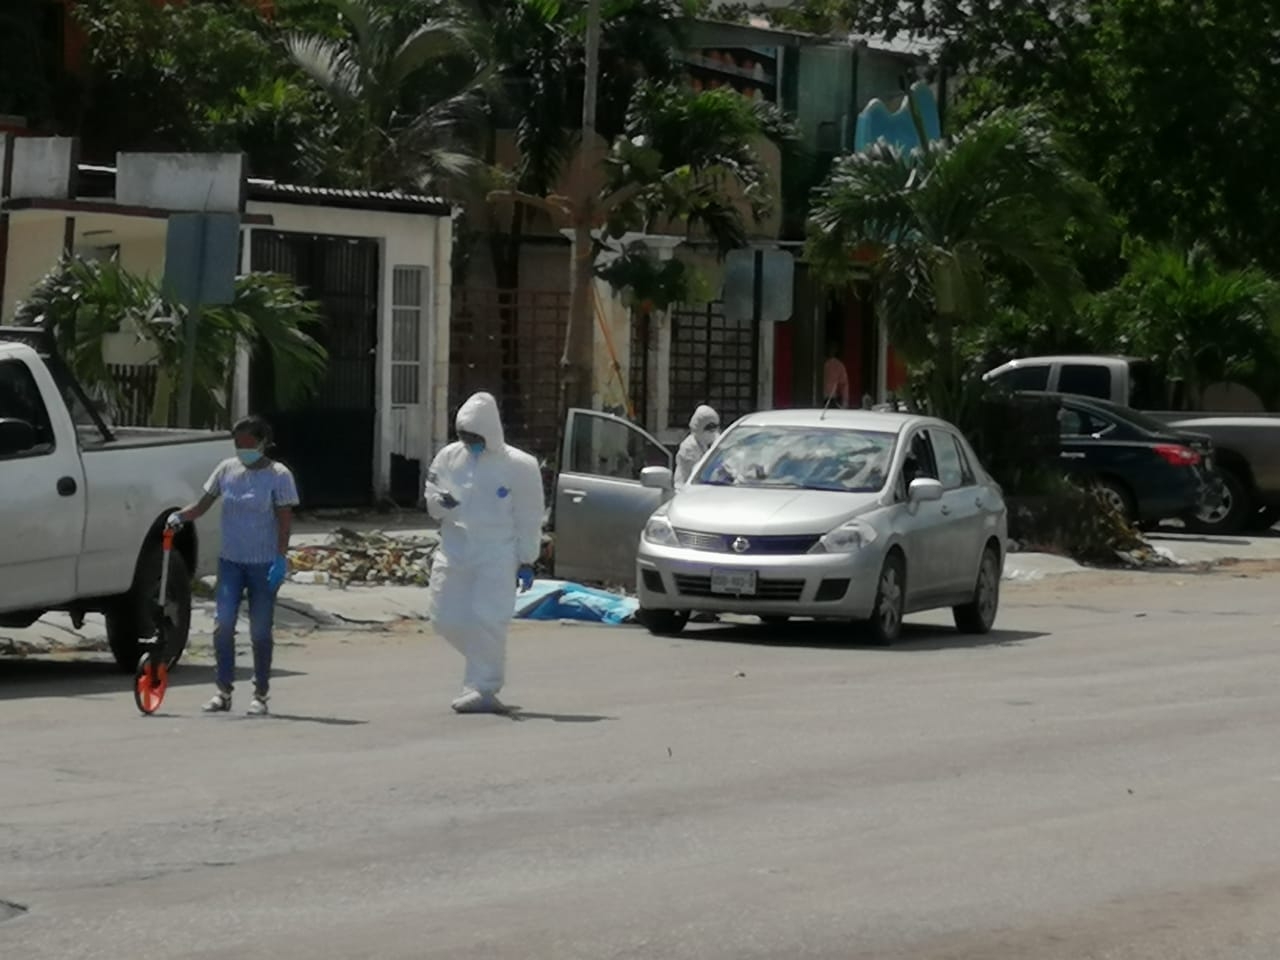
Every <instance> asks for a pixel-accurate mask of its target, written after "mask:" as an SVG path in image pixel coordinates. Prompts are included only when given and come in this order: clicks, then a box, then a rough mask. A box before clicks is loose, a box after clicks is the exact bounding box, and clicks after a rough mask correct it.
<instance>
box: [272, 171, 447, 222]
mask: <svg viewBox="0 0 1280 960" xmlns="http://www.w3.org/2000/svg"><path fill="white" fill-rule="evenodd" d="M248 187H249V199H250V200H258V201H277V202H280V203H306V204H311V205H314V206H329V207H344V208H347V209H360V210H381V211H385V212H392V213H428V214H435V215H436V216H449V215H450V214H451V213H452V212H453V206H452V204H450V203H449V201H448V200H445V199H443V198H441V197H430V196H426V195H424V194H417V193H403V192H401V191H399V190H393V191H382V190H342V189H339V188H337V187H307V186H302V185H301V184H296V183H277V182H276V181H274V180H258V179H255V178H252V177H250V178H249V183H248Z"/></svg>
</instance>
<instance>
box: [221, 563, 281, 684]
mask: <svg viewBox="0 0 1280 960" xmlns="http://www.w3.org/2000/svg"><path fill="white" fill-rule="evenodd" d="M270 569H271V564H269V563H235V562H233V561H231V560H223V559H222V558H219V559H218V589H217V592H216V612H215V614H214V618H215V621H216V623H215V626H214V629H213V652H214V654H215V656H216V657H217V661H218V669H217V683H218V689H219V690H222V691H224V692H226V693H230V692H231V686H232V683H233V681H234V680H235V675H236V620H237V619H239V617H240V598H241V597H242V596H244V594H245V592H246V591H247V592H248V594H249V638H250V639H251V640H252V641H253V684H254V691H255V692H256V693H260V694H266V693H267V690H268V688H269V687H270V685H271V651H272V647H273V641H272V637H271V622H272V620H273V619H274V618H275V611H276V594H275V591H274V590H272V589H271V587H270V585H269V584H268V583H267V573H268V571H269V570H270Z"/></svg>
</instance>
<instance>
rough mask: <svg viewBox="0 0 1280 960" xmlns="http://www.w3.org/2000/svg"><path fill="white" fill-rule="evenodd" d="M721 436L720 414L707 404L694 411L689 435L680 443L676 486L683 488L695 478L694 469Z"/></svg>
mask: <svg viewBox="0 0 1280 960" xmlns="http://www.w3.org/2000/svg"><path fill="white" fill-rule="evenodd" d="M718 436H720V414H718V413H716V412H715V410H713V409H712V408H711V407H709V406H707V405H706V404H705V403H704V404H703V405H702V406H700V407H698V409H697V410H695V411H693V416H692V417H691V418H690V420H689V435H688V436H687V437H685V438H684V440H683V441H681V443H680V449H678V450H677V451H676V475H675V485H676V487H677V488H679V487H683V486H684V485H685V484H687V483H688V482H689V480H690V479H691V478H692V477H693V468H694V467H696V466H697V465H698V461H699V460H701V459H702V457H703V455H704V454H705V453H706V452H707V451H708V450H710V449H711V445H712V444H713V443H715V442H716V437H718Z"/></svg>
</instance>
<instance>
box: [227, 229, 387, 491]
mask: <svg viewBox="0 0 1280 960" xmlns="http://www.w3.org/2000/svg"><path fill="white" fill-rule="evenodd" d="M251 236H252V238H253V239H252V248H251V250H250V262H251V264H252V269H253V270H255V271H269V272H273V273H282V274H285V275H286V276H289V277H292V278H293V280H294V282H295V283H296V284H298V286H300V287H302V288H303V290H305V291H306V295H307V296H308V297H310V298H311V299H313V300H315V301H316V302H318V303H319V304H320V310H321V314H322V316H323V317H324V321H323V323H322V324H320V325H319V326H318V327H317V328H316V329H314V330H309V331H307V332H308V333H310V334H311V335H312V336H313V337H315V338H316V339H317V340H318V341H320V343H321V344H323V345H324V348H325V349H326V350H327V351H328V352H329V367H328V371H327V372H326V374H325V377H324V379H323V381H322V382H321V384H320V388H319V390H317V391H316V393H315V395H314V396H312V397H311V398H310V399H309V400H307V401H305V402H304V403H303V404H301V405H299V406H296V407H291V408H289V409H282V408H281V406H280V404H279V403H277V402H276V396H275V371H274V369H273V368H272V364H271V358H270V356H269V355H267V354H266V353H265V351H259V352H258V354H257V355H255V358H254V364H253V368H252V375H251V380H250V404H251V406H252V407H253V409H254V411H256V412H259V413H262V414H263V415H264V416H266V417H267V418H268V419H269V420H270V421H271V424H272V426H273V427H274V429H275V434H276V448H277V451H276V452H277V456H279V458H280V459H281V460H282V461H284V462H285V463H287V464H288V465H289V466H290V467H291V468H292V469H293V471H294V474H295V475H296V476H297V479H298V488H299V491H298V492H299V494H300V495H301V497H302V502H303V504H304V505H306V506H308V507H349V506H364V505H367V504H369V503H371V502H372V500H373V452H374V431H375V426H376V422H377V420H376V413H377V355H378V244H377V242H376V241H374V240H369V239H363V238H353V237H339V236H330V235H314V234H305V233H284V232H280V231H275V230H254V231H253V233H252V235H251Z"/></svg>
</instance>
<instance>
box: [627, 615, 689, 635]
mask: <svg viewBox="0 0 1280 960" xmlns="http://www.w3.org/2000/svg"><path fill="white" fill-rule="evenodd" d="M638 619H639V620H640V622H641V623H643V624H644V625H645V626H646V627H648V628H649V632H650V633H651V634H653V635H654V636H655V637H674V636H678V635H679V634H680V633H681V632H683V631H684V628H685V627H686V626H687V625H688V623H689V611H687V610H641V611H640V616H639V617H638Z"/></svg>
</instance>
